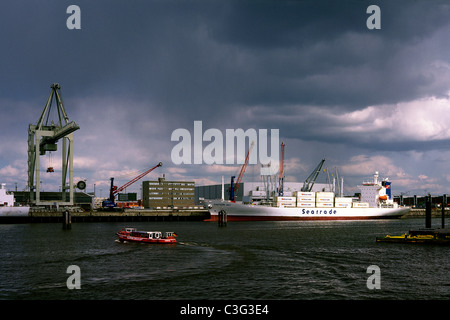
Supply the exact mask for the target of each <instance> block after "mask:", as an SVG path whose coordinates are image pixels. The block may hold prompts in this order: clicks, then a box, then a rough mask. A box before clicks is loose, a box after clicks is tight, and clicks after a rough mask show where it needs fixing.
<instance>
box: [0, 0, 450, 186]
mask: <svg viewBox="0 0 450 320" xmlns="http://www.w3.org/2000/svg"><path fill="white" fill-rule="evenodd" d="M71 4H74V3H72V2H69V1H39V2H30V1H14V2H4V3H1V4H0V15H1V18H0V40H1V49H2V50H1V51H0V59H1V63H0V83H1V85H2V86H1V91H0V107H1V108H2V110H5V109H8V108H11V107H12V106H14V107H16V108H18V109H17V112H16V113H15V114H12V113H10V114H8V115H6V116H4V117H3V119H0V121H1V122H0V126H1V127H2V128H5V129H6V130H7V131H8V133H11V135H12V136H14V138H13V139H12V140H13V141H21V139H23V140H24V141H25V140H26V129H27V125H28V123H32V122H35V121H37V117H38V116H39V115H40V112H41V111H42V108H43V106H44V104H45V101H46V99H47V97H48V94H49V93H50V88H49V85H50V84H51V83H53V82H59V83H60V84H61V85H62V93H63V97H64V101H65V103H66V107H67V111H68V113H69V117H71V118H72V119H74V120H75V121H77V122H78V123H79V124H80V126H81V128H82V130H80V132H79V133H77V134H78V137H79V140H78V141H79V142H80V143H81V145H80V144H79V145H80V147H79V148H80V149H78V150H80V152H81V153H82V154H83V157H80V158H79V163H78V165H79V166H80V167H82V168H85V169H86V170H87V169H88V167H89V166H90V167H92V166H94V164H95V165H99V164H101V165H102V166H103V167H102V170H109V169H111V168H112V167H114V166H115V167H116V168H122V167H126V166H130V167H131V166H138V167H143V166H145V165H146V159H148V158H151V157H156V158H158V159H160V160H164V161H166V163H169V164H170V157H169V155H170V149H171V147H172V146H173V143H172V144H171V141H170V134H171V132H172V131H173V130H174V129H176V128H187V129H189V130H192V126H193V121H194V120H202V121H203V124H204V129H207V128H219V129H221V130H224V129H226V128H244V129H247V128H256V129H258V128H277V129H280V136H281V138H282V139H284V138H286V139H288V140H290V142H291V145H296V144H298V145H301V146H302V148H303V149H302V150H301V151H299V150H296V149H295V147H294V149H288V150H290V151H289V152H290V153H289V157H291V158H292V159H294V160H296V161H297V160H298V159H299V158H302V157H304V156H303V154H305V153H308V159H309V158H311V159H315V158H317V159H319V158H321V157H322V156H326V155H324V154H321V153H320V152H318V151H317V148H316V147H315V144H316V143H319V144H320V145H323V146H325V145H326V146H328V147H330V146H331V147H332V148H331V149H332V152H333V153H335V155H333V157H335V158H336V159H339V160H338V162H337V164H340V162H339V161H344V162H345V158H346V157H347V158H348V157H351V156H355V155H356V156H359V153H363V152H368V153H370V152H379V151H383V150H388V151H391V150H415V149H417V147H418V146H419V147H420V149H423V148H425V146H426V148H427V149H428V150H434V149H437V148H438V147H439V146H440V143H441V142H442V143H446V142H447V141H448V139H449V138H450V134H448V133H447V131H446V129H445V119H446V117H448V116H446V113H445V107H443V106H445V99H448V94H449V89H450V61H449V57H450V55H449V54H450V43H449V41H447V38H448V34H449V33H450V19H449V17H450V6H449V5H448V4H447V2H446V1H437V0H435V1H359V0H358V1H357V0H348V1H312V0H311V1H244V0H234V1H231V0H230V1H206V0H204V1H201V0H190V1H178V0H177V1H175V0H167V1H133V2H127V1H118V0H116V1H77V3H76V4H77V5H79V6H80V8H81V27H82V29H81V30H68V29H67V28H66V19H67V17H68V16H69V15H68V14H67V13H66V8H67V7H68V6H69V5H71ZM371 4H378V5H379V6H380V8H381V12H382V13H381V26H382V28H381V30H368V29H367V27H366V19H367V18H368V16H369V15H368V14H367V13H366V9H367V7H368V6H369V5H371ZM430 97H435V98H437V99H438V100H427V99H428V98H430ZM439 99H440V100H439ZM421 104H423V105H426V106H427V108H428V110H430V112H429V113H428V114H427V113H421V112H420V110H421ZM19 109H20V110H19ZM433 112H438V113H442V114H438V115H434V114H433ZM392 118H394V119H397V120H399V121H392ZM7 119H9V120H7ZM11 119H14V121H10V120H11ZM417 119H425V120H427V121H423V122H420V121H417ZM18 122H20V123H22V122H23V124H22V125H18ZM436 123H437V125H436ZM430 141H431V142H432V143H429V142H430ZM307 143H310V144H309V145H308V144H307ZM124 145H126V146H127V147H128V149H127V150H128V153H126V152H116V149H115V148H117V146H124ZM344 145H345V146H346V148H345V155H340V154H339V155H338V154H337V153H338V152H339V151H338V150H340V149H339V148H338V147H336V146H344ZM106 146H107V147H108V148H106ZM350 146H351V147H350ZM352 147H354V149H352ZM22 149H23V150H22V151H21V152H22V154H24V155H25V154H26V144H25V143H24V144H23V148H22ZM0 150H10V149H8V148H6V146H5V145H3V146H0ZM98 150H101V153H99V152H98ZM108 150H110V151H108ZM111 150H114V152H113V151H111ZM294 150H295V151H294ZM110 152H111V153H110ZM330 152H331V151H330ZM319 153H320V154H319ZM111 154H114V157H113V159H111V161H110V162H109V167H108V166H107V164H108V160H109V158H112V157H111V156H110V155H111ZM130 154H133V156H130ZM136 154H139V156H136ZM0 159H1V161H2V163H0V169H1V167H2V166H3V165H4V163H7V162H8V161H10V162H13V161H14V160H15V159H16V158H14V159H9V158H8V155H5V153H4V152H3V151H2V157H1V158H0ZM94 159H97V160H94ZM342 159H344V160H342ZM355 159H357V160H358V161H365V160H364V159H367V157H364V156H361V157H356V158H355ZM361 159H362V160H361ZM399 159H400V158H399ZM418 159H419V158H418ZM96 161H97V162H96ZM308 161H309V160H308ZM355 161H356V160H355ZM392 161H394V160H392ZM312 162H314V164H315V162H316V160H312V161H311V163H309V165H313V164H312ZM358 164H359V163H357V164H356V165H358ZM304 167H305V166H304ZM306 167H307V166H306ZM397 167H398V165H394V164H393V165H392V168H397ZM175 169H177V170H175ZM175 169H173V170H174V171H173V172H177V174H180V175H181V174H184V175H185V176H188V177H196V176H197V177H199V176H203V175H204V172H202V170H203V169H202V168H198V167H195V168H194V167H192V168H180V167H177V168H175ZM411 170H413V169H411ZM417 170H418V169H417ZM104 175H105V176H106V177H108V173H106V171H105V173H104Z"/></svg>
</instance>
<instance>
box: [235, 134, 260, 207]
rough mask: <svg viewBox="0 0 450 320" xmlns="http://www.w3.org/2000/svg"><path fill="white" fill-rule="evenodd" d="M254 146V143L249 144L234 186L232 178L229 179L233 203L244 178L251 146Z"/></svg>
mask: <svg viewBox="0 0 450 320" xmlns="http://www.w3.org/2000/svg"><path fill="white" fill-rule="evenodd" d="M254 145H255V142H254V141H252V143H251V144H250V148H248V152H247V156H246V157H245V162H244V164H243V165H242V167H241V171H240V172H239V176H238V178H237V180H236V184H234V185H233V183H234V176H232V177H231V186H230V191H231V192H230V200H231V201H234V197H235V195H236V194H237V192H238V190H239V186H240V185H241V181H242V177H243V176H244V173H245V169H246V168H247V165H248V160H249V159H250V152H252V149H253V146H254Z"/></svg>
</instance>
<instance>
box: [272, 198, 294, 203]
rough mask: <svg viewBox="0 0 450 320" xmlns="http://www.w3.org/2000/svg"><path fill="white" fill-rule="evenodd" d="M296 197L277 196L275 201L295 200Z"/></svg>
mask: <svg viewBox="0 0 450 320" xmlns="http://www.w3.org/2000/svg"><path fill="white" fill-rule="evenodd" d="M296 201H297V198H296V197H277V202H294V203H295V202H296Z"/></svg>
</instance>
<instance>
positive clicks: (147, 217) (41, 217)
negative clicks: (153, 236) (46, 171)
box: [0, 209, 210, 224]
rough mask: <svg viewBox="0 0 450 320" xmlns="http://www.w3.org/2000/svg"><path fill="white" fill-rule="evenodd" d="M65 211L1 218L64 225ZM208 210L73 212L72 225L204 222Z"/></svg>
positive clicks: (18, 221) (1, 221)
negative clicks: (83, 223)
mask: <svg viewBox="0 0 450 320" xmlns="http://www.w3.org/2000/svg"><path fill="white" fill-rule="evenodd" d="M63 212H64V211H61V210H58V211H56V210H55V211H50V210H44V209H42V210H37V209H33V210H31V211H30V213H29V214H28V216H26V217H14V216H7V217H0V224H2V223H63V222H64V219H66V218H65V216H64V215H63ZM209 217H210V214H209V211H208V210H207V209H178V210H177V209H141V210H139V209H124V210H123V211H95V210H93V211H71V212H70V221H71V223H80V222H147V221H203V220H205V219H209Z"/></svg>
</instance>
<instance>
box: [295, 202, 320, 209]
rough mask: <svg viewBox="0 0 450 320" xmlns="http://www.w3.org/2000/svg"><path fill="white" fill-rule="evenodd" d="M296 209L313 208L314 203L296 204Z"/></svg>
mask: <svg viewBox="0 0 450 320" xmlns="http://www.w3.org/2000/svg"><path fill="white" fill-rule="evenodd" d="M297 207H299V208H315V207H316V204H315V202H297Z"/></svg>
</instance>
